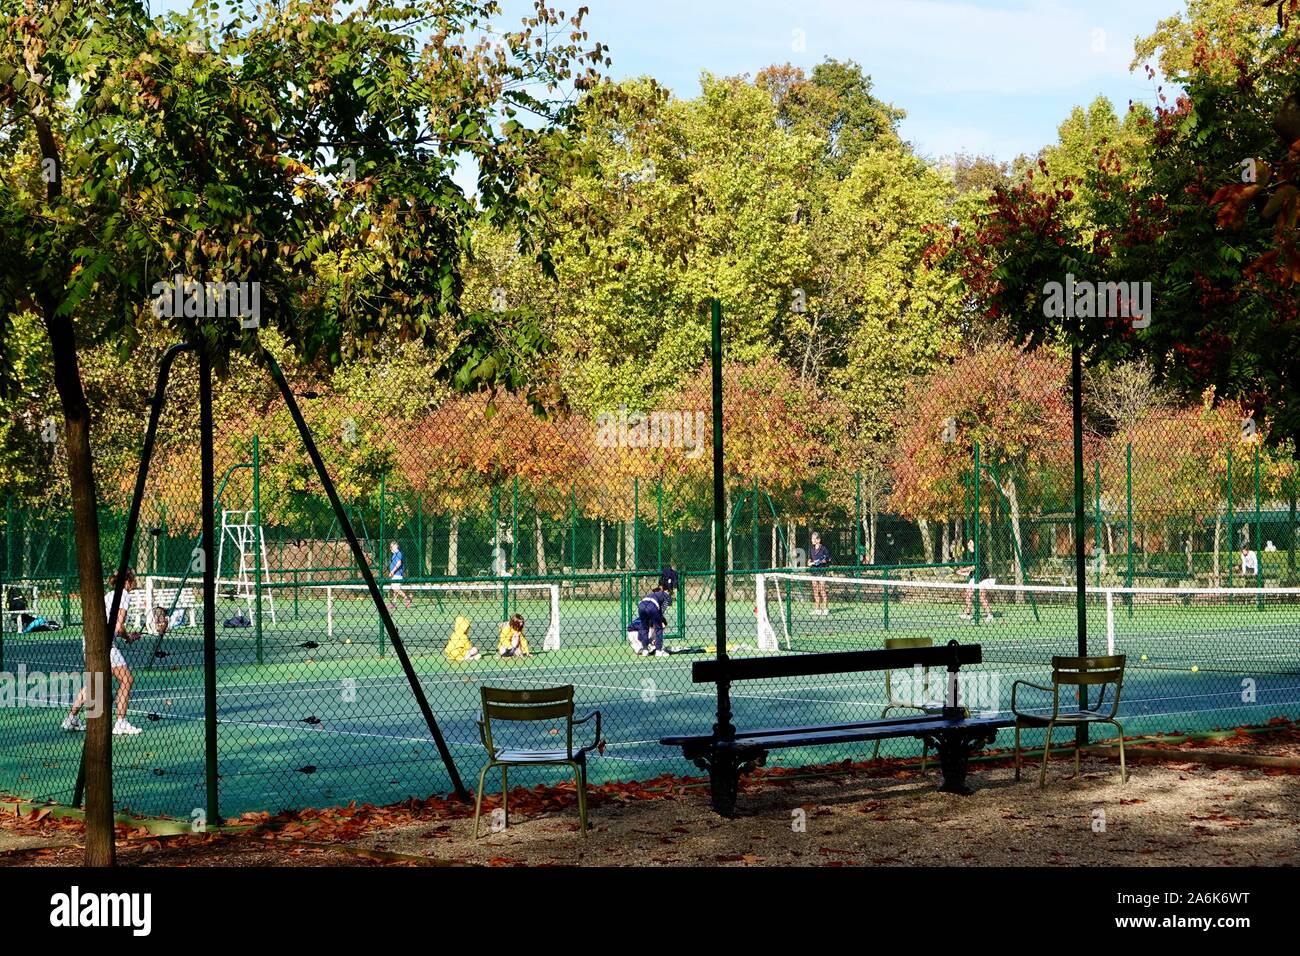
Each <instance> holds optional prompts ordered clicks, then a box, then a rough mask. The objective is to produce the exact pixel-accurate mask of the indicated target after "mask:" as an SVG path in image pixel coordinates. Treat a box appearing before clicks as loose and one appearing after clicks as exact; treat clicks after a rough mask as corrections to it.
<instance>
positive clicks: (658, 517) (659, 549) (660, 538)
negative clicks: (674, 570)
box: [655, 478, 686, 595]
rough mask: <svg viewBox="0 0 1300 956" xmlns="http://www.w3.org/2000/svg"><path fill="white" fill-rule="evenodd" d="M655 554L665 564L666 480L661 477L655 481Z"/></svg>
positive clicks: (661, 565)
mask: <svg viewBox="0 0 1300 956" xmlns="http://www.w3.org/2000/svg"><path fill="white" fill-rule="evenodd" d="M655 528H656V529H657V530H656V532H655V549H656V550H655V554H656V556H657V558H658V560H659V567H660V568H661V569H662V568H663V566H664V480H663V479H662V478H660V479H659V481H658V482H656V483H655ZM685 593H686V588H685V586H683V587H682V594H683V595H684V594H685Z"/></svg>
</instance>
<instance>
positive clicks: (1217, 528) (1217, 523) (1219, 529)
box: [1214, 514, 1223, 588]
mask: <svg viewBox="0 0 1300 956" xmlns="http://www.w3.org/2000/svg"><path fill="white" fill-rule="evenodd" d="M1222 537H1223V517H1222V516H1221V515H1218V514H1216V515H1215V516H1214V586H1215V587H1216V588H1217V587H1218V586H1219V547H1220V545H1221V543H1222Z"/></svg>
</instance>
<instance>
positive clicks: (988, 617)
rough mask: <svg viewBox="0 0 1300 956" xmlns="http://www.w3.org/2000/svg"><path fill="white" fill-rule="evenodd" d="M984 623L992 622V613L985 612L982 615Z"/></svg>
mask: <svg viewBox="0 0 1300 956" xmlns="http://www.w3.org/2000/svg"><path fill="white" fill-rule="evenodd" d="M984 623H985V624H992V623H993V615H992V614H985V615H984Z"/></svg>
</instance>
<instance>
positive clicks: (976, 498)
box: [962, 442, 983, 626]
mask: <svg viewBox="0 0 1300 956" xmlns="http://www.w3.org/2000/svg"><path fill="white" fill-rule="evenodd" d="M971 487H972V493H971V498H972V503H973V504H974V514H973V518H974V520H975V554H974V561H975V570H974V571H973V572H972V574H973V577H972V579H971V590H972V592H973V594H972V603H971V608H972V611H971V613H972V614H973V615H974V620H975V624H976V625H977V626H978V625H979V623H980V618H981V616H982V615H981V613H980V612H981V610H982V609H981V606H980V588H979V583H980V581H981V580H983V579H982V578H981V577H980V572H981V570H982V569H981V568H980V443H979V442H976V443H975V469H974V471H973V472H972V474H971ZM962 547H965V544H963V545H962Z"/></svg>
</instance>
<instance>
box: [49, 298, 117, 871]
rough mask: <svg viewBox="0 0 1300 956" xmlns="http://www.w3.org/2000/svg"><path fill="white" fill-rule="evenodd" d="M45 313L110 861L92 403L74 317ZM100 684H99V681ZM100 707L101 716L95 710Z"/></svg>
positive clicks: (96, 843) (94, 783)
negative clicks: (65, 466)
mask: <svg viewBox="0 0 1300 956" xmlns="http://www.w3.org/2000/svg"><path fill="white" fill-rule="evenodd" d="M40 300H41V301H40V305H41V312H42V317H43V319H44V322H45V330H46V334H47V335H48V336H49V339H50V348H51V352H52V355H53V358H54V385H55V388H56V389H57V390H58V393H59V400H60V402H61V403H62V405H63V423H64V428H65V429H66V432H67V434H66V436H65V439H66V443H67V451H68V480H69V482H70V484H71V489H72V515H73V521H74V528H75V531H74V536H75V540H76V545H77V574H78V576H79V578H80V581H79V585H78V588H77V591H78V593H79V595H80V598H81V622H82V625H81V626H82V631H83V632H84V634H85V638H86V671H87V673H88V674H90V675H91V680H92V682H93V683H92V685H91V686H92V687H95V688H102V690H101V693H100V696H99V698H98V699H97V700H95V701H94V702H93V704H94V706H90V707H88V708H87V718H88V719H87V721H86V736H85V744H84V748H85V749H84V755H85V764H86V855H85V862H86V866H112V865H113V864H114V861H115V848H114V844H113V837H114V834H113V737H112V727H113V676H112V672H111V670H110V668H109V662H108V647H109V632H108V618H107V616H106V615H105V614H104V566H103V562H102V561H101V559H100V554H99V544H100V542H99V515H98V513H97V511H96V508H95V500H96V493H95V472H94V462H93V459H92V457H91V453H90V408H89V406H88V405H87V403H86V393H85V391H84V390H83V389H82V385H81V370H80V368H79V367H78V363H77V342H76V333H75V331H74V329H73V325H72V319H71V318H70V317H68V316H64V315H59V314H57V308H58V303H57V302H56V301H55V300H54V299H53V297H50V296H45V295H42V296H40ZM101 681H102V683H100V682H101ZM96 710H98V716H95V711H96Z"/></svg>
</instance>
